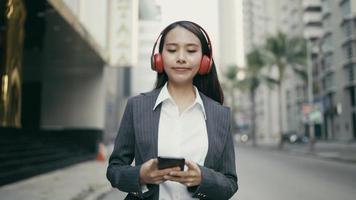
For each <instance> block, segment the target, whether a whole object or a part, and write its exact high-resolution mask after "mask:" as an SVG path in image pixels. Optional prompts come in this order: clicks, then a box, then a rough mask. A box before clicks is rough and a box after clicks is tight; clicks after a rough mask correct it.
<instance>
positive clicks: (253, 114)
mask: <svg viewBox="0 0 356 200" xmlns="http://www.w3.org/2000/svg"><path fill="white" fill-rule="evenodd" d="M250 95H251V96H250V100H251V140H252V146H253V147H256V146H257V143H256V101H255V98H256V90H252V91H251V93H250Z"/></svg>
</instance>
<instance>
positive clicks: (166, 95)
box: [153, 83, 206, 120]
mask: <svg viewBox="0 0 356 200" xmlns="http://www.w3.org/2000/svg"><path fill="white" fill-rule="evenodd" d="M194 90H195V100H194V102H193V104H192V105H195V104H199V105H200V107H201V109H202V112H203V114H204V118H205V120H206V113H205V108H204V104H203V100H202V99H201V97H200V94H199V90H198V88H197V87H195V86H194ZM165 100H171V101H172V102H174V101H173V98H172V97H171V95H170V94H169V92H168V88H167V83H165V84H164V86H163V87H162V89H161V91H160V93H159V95H158V97H157V100H156V103H155V106H154V107H153V110H155V109H156V108H157V106H158V105H159V104H161V103H162V102H163V101H165Z"/></svg>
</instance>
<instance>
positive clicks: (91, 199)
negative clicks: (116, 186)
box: [84, 186, 112, 200]
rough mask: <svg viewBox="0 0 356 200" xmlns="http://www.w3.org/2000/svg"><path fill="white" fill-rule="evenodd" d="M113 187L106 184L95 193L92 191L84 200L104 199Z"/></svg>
mask: <svg viewBox="0 0 356 200" xmlns="http://www.w3.org/2000/svg"><path fill="white" fill-rule="evenodd" d="M111 189H112V187H111V186H104V187H102V188H100V189H97V190H95V191H94V192H93V193H91V194H90V195H88V196H87V197H86V198H84V200H99V199H102V197H103V196H104V195H105V194H106V193H108V192H110V191H111Z"/></svg>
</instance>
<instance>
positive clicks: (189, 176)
mask: <svg viewBox="0 0 356 200" xmlns="http://www.w3.org/2000/svg"><path fill="white" fill-rule="evenodd" d="M185 164H186V165H187V166H188V170H187V171H172V172H170V173H169V174H168V175H165V176H164V179H166V180H170V181H175V182H179V183H182V184H184V185H186V186H188V187H192V186H197V185H200V183H201V171H200V168H199V166H198V165H197V164H196V163H194V162H193V161H190V160H186V161H185Z"/></svg>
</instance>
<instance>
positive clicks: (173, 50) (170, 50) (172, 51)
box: [167, 49, 176, 53]
mask: <svg viewBox="0 0 356 200" xmlns="http://www.w3.org/2000/svg"><path fill="white" fill-rule="evenodd" d="M167 51H168V52H171V53H174V52H176V50H175V49H167Z"/></svg>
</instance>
